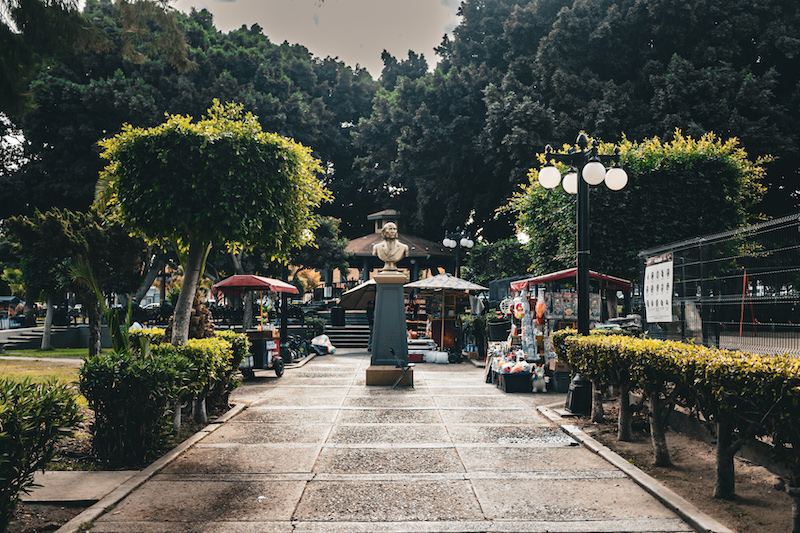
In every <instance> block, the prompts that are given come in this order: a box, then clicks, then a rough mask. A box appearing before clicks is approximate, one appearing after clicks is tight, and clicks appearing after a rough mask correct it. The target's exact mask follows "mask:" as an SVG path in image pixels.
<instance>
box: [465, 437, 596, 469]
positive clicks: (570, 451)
mask: <svg viewBox="0 0 800 533" xmlns="http://www.w3.org/2000/svg"><path fill="white" fill-rule="evenodd" d="M456 450H457V451H458V455H459V457H460V458H461V461H462V462H463V463H464V466H465V467H466V469H467V471H469V472H540V471H546V472H563V471H566V470H570V471H576V470H577V471H582V472H586V471H594V470H607V469H608V468H609V465H608V464H606V463H605V462H602V461H598V460H597V457H596V456H595V454H593V453H592V452H590V451H589V450H587V449H585V448H582V447H580V446H559V447H557V448H556V447H541V448H538V449H535V450H531V449H530V448H514V447H509V446H492V447H475V446H465V445H462V444H457V445H456Z"/></svg>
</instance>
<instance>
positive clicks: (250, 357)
mask: <svg viewBox="0 0 800 533" xmlns="http://www.w3.org/2000/svg"><path fill="white" fill-rule="evenodd" d="M214 290H215V291H219V292H222V293H223V294H226V295H231V294H243V293H245V292H248V291H259V293H261V297H263V293H264V292H276V293H279V294H280V295H281V299H282V302H281V310H282V311H281V312H282V316H281V329H280V332H276V331H275V330H274V329H273V327H272V325H271V324H267V325H265V324H264V312H263V305H262V306H260V307H261V309H262V312H261V323H260V324H259V326H258V328H257V329H254V330H248V331H246V332H245V333H246V334H247V338H248V339H249V340H250V353H248V354H247V355H246V356H245V357H244V359H243V360H242V363H241V365H240V366H239V369H240V370H241V372H242V375H243V376H245V377H247V378H253V377H255V370H257V369H272V370H274V371H275V375H276V376H277V377H281V376H282V375H283V370H284V367H285V362H284V359H283V356H282V355H281V345H283V346H286V345H287V343H286V310H287V308H288V305H287V302H286V295H287V294H300V291H298V290H297V287H295V286H294V285H290V284H289V283H286V282H285V281H280V280H277V279H272V278H265V277H262V276H254V275H236V276H231V277H230V278H227V279H224V280H222V281H220V282H219V283H217V284H216V285H214Z"/></svg>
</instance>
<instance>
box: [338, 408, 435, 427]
mask: <svg viewBox="0 0 800 533" xmlns="http://www.w3.org/2000/svg"><path fill="white" fill-rule="evenodd" d="M336 422H337V423H339V424H441V423H442V417H441V416H439V411H437V410H434V409H423V410H419V409H369V410H363V411H362V410H343V411H341V412H340V413H339V417H338V418H337V419H336Z"/></svg>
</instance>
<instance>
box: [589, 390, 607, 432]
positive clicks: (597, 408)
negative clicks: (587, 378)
mask: <svg viewBox="0 0 800 533" xmlns="http://www.w3.org/2000/svg"><path fill="white" fill-rule="evenodd" d="M603 396H604V394H603V389H601V388H600V387H599V386H598V385H597V383H595V382H594V381H592V418H591V420H592V422H596V423H597V424H601V423H602V422H603V421H604V420H605V411H604V410H603Z"/></svg>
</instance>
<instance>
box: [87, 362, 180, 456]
mask: <svg viewBox="0 0 800 533" xmlns="http://www.w3.org/2000/svg"><path fill="white" fill-rule="evenodd" d="M190 371H191V363H190V362H189V361H188V359H187V358H186V357H184V356H183V355H182V354H178V353H161V354H159V355H158V356H150V357H138V356H136V355H134V354H132V353H130V352H121V353H112V354H109V355H97V356H94V357H89V358H88V359H86V361H85V362H84V363H83V365H82V366H81V370H80V390H81V393H82V394H83V395H84V396H85V397H86V399H87V400H88V402H89V407H90V408H91V409H92V410H93V411H94V416H95V423H94V427H93V433H94V435H93V439H92V446H93V448H94V452H95V453H96V454H97V456H98V457H100V458H102V459H105V460H108V461H111V462H115V463H121V464H126V465H139V464H142V463H143V462H145V461H146V460H147V459H149V458H150V456H151V454H152V452H154V451H156V450H157V449H159V447H160V446H161V445H162V444H163V443H164V442H165V441H166V440H167V438H168V437H169V433H170V425H169V419H168V417H167V415H168V414H169V410H170V407H171V406H172V405H174V404H175V401H176V400H177V398H178V397H179V396H180V395H181V393H182V391H183V390H184V389H185V387H186V386H187V383H188V382H189V380H190V373H191V372H190Z"/></svg>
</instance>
